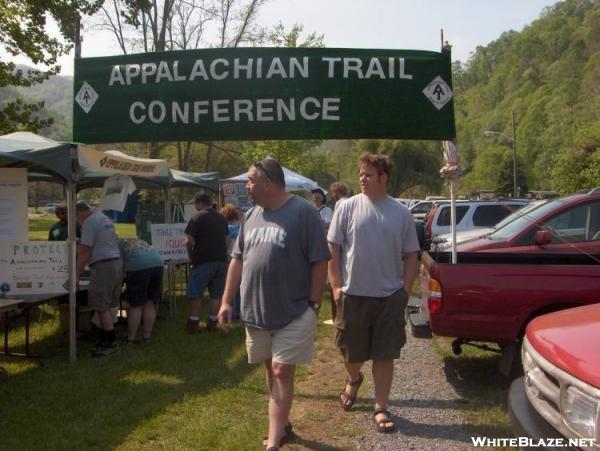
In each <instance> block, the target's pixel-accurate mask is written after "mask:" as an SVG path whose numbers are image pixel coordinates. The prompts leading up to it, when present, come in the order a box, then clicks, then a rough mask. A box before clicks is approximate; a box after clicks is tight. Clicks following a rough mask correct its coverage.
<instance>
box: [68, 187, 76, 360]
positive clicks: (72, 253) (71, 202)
mask: <svg viewBox="0 0 600 451" xmlns="http://www.w3.org/2000/svg"><path fill="white" fill-rule="evenodd" d="M76 198H77V188H76V187H75V183H74V182H72V181H70V182H68V184H67V212H68V225H67V230H68V238H67V248H68V251H69V258H68V263H69V363H71V364H74V363H75V362H76V360H77V327H76V324H77V319H76V316H77V298H76V296H77V267H76V266H77V265H76V261H77V253H76V249H77V248H76V246H77V243H76V241H75V240H76V228H75V221H76V218H75V203H76Z"/></svg>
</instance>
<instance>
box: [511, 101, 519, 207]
mask: <svg viewBox="0 0 600 451" xmlns="http://www.w3.org/2000/svg"><path fill="white" fill-rule="evenodd" d="M512 159H513V198H515V197H518V193H517V129H516V127H515V110H513V111H512Z"/></svg>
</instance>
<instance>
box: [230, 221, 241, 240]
mask: <svg viewBox="0 0 600 451" xmlns="http://www.w3.org/2000/svg"><path fill="white" fill-rule="evenodd" d="M227 228H228V229H229V238H230V239H231V241H235V240H236V238H237V237H238V235H239V234H240V224H239V223H237V224H228V225H227Z"/></svg>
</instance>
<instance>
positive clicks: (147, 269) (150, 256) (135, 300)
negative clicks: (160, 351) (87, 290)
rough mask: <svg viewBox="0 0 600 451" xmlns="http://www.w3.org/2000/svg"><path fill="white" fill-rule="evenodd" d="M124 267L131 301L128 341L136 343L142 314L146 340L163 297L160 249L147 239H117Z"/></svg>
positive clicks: (143, 333)
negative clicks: (152, 245) (154, 247)
mask: <svg viewBox="0 0 600 451" xmlns="http://www.w3.org/2000/svg"><path fill="white" fill-rule="evenodd" d="M117 242H118V243H119V250H120V251H121V257H122V258H123V267H124V270H125V284H126V290H125V293H126V297H127V300H128V301H129V310H128V312H127V342H128V343H129V344H133V343H135V342H136V341H135V336H136V334H137V331H138V328H139V327H140V323H141V322H142V317H143V323H144V326H143V332H142V337H143V339H144V341H147V340H149V339H150V336H151V335H152V327H153V326H154V320H155V319H156V304H157V303H158V301H160V299H161V293H162V280H163V269H164V266H163V261H162V258H161V256H160V254H159V253H158V251H156V250H154V249H152V248H151V247H150V245H149V244H148V243H146V242H145V241H143V240H138V239H132V238H128V239H123V238H119V239H118V240H117Z"/></svg>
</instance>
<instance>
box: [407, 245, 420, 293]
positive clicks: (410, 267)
mask: <svg viewBox="0 0 600 451" xmlns="http://www.w3.org/2000/svg"><path fill="white" fill-rule="evenodd" d="M418 269H419V266H418V261H417V253H416V252H408V253H406V254H404V291H406V294H407V295H409V296H410V293H411V292H412V286H413V283H414V282H415V278H416V277H417V271H418Z"/></svg>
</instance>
